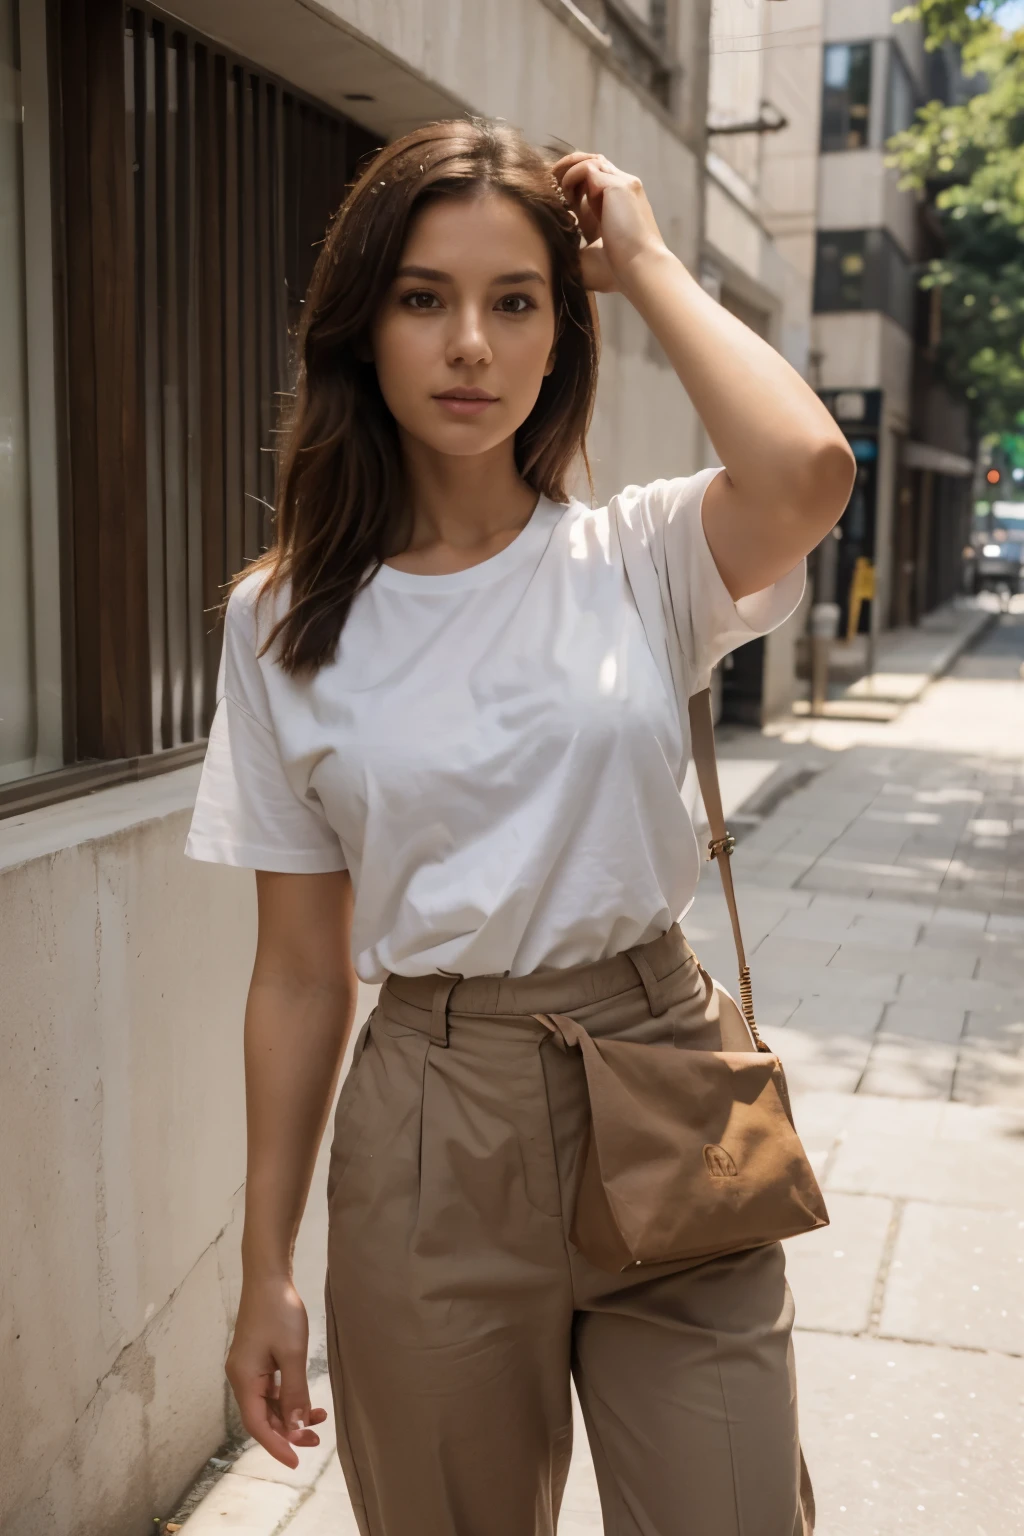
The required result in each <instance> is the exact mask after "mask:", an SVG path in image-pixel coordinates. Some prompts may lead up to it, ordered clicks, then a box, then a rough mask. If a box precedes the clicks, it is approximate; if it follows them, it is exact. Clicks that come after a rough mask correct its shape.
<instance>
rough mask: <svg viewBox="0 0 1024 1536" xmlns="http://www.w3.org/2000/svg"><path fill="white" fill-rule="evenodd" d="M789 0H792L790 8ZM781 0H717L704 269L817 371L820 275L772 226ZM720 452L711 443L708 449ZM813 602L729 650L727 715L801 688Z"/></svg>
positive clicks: (721, 292) (788, 351)
mask: <svg viewBox="0 0 1024 1536" xmlns="http://www.w3.org/2000/svg"><path fill="white" fill-rule="evenodd" d="M789 3H790V0H786V6H787V10H788V6H789ZM779 6H780V0H714V6H713V8H712V17H711V64H710V70H709V79H708V149H707V156H706V160H705V220H704V241H703V245H702V248H701V277H702V281H703V283H704V286H705V288H707V289H708V291H709V292H710V293H711V294H713V295H714V297H715V298H717V299H718V300H719V302H720V303H722V304H723V305H724V306H725V308H726V309H728V310H730V311H731V313H732V314H734V315H736V316H737V317H738V318H739V319H740V320H742V321H743V322H744V324H746V325H749V326H750V327H751V328H752V329H753V330H754V331H756V332H757V333H758V335H760V336H763V337H764V338H765V339H766V340H767V341H770V342H771V343H772V345H773V346H775V347H777V348H778V349H779V351H780V352H782V354H783V356H784V357H786V359H787V360H788V361H789V362H790V363H791V364H792V365H793V367H794V368H795V369H796V370H797V372H798V373H800V374H801V375H802V376H803V377H804V378H807V377H808V376H809V359H810V349H811V301H812V294H813V281H812V278H811V275H810V274H809V273H808V271H807V264H806V262H805V261H800V260H794V258H793V254H792V252H791V251H789V250H788V249H786V247H785V246H784V244H783V243H782V242H780V241H779V239H778V238H777V236H776V232H775V229H774V227H773V218H772V216H773V213H774V209H773V206H772V204H771V201H770V195H769V190H768V185H767V177H768V175H769V173H770V170H771V167H772V164H773V161H772V153H773V149H774V145H775V141H776V140H777V139H778V137H779V135H780V132H781V129H782V126H783V125H784V124H785V122H786V117H785V115H784V113H783V111H782V110H781V109H780V107H779V105H778V102H779V101H780V100H783V101H784V100H786V99H787V94H788V93H787V90H786V81H785V79H782V80H781V81H780V80H779V79H778V78H777V76H778V64H779V59H780V54H779V52H778V50H776V49H773V48H771V47H768V46H766V36H767V33H768V30H769V27H770V25H771V22H772V17H773V13H774V12H776V11H778V10H779ZM704 456H705V458H706V460H707V462H708V463H713V462H714V450H713V448H712V446H711V444H710V443H708V444H707V446H706V449H705V455H704ZM809 602H810V591H808V593H807V597H806V600H805V603H804V604H803V605H802V607H801V608H800V609H799V610H798V612H797V613H795V614H794V615H793V617H792V618H791V619H790V620H789V621H788V622H787V623H786V624H784V625H783V626H782V627H781V628H780V629H778V630H776V631H774V633H772V634H771V635H767V636H765V637H764V638H763V639H757V640H753V641H751V642H750V643H749V644H747V645H745V646H742V647H741V648H740V649H739V650H738V651H736V652H734V653H733V654H732V655H731V656H728V657H726V658H725V661H724V662H723V664H722V667H721V669H720V673H719V676H718V681H719V683H720V686H721V693H722V701H721V710H722V715H723V717H724V718H725V719H726V720H727V721H735V722H739V723H744V724H761V723H762V722H763V721H765V720H767V719H771V718H773V717H774V716H778V715H780V714H783V713H785V711H786V710H787V709H788V707H789V706H790V705H791V704H792V702H793V699H794V697H795V695H796V693H797V692H798V690H799V689H800V686H801V685H800V684H799V682H798V679H797V666H796V648H797V640H798V637H799V636H800V634H801V633H802V632H803V630H804V628H805V625H806V610H807V607H808V605H809Z"/></svg>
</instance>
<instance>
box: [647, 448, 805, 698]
mask: <svg viewBox="0 0 1024 1536" xmlns="http://www.w3.org/2000/svg"><path fill="white" fill-rule="evenodd" d="M720 473H721V471H720V470H719V469H705V470H702V471H701V472H700V473H699V474H696V475H690V476H687V477H685V478H682V479H675V480H655V481H653V482H652V483H651V484H650V485H646V486H642V487H638V486H630V487H628V488H627V490H625V491H624V492H623V493H622V496H621V498H616V500H617V501H619V502H620V503H621V506H620V508H619V521H620V524H622V525H623V532H624V534H625V537H626V538H627V539H630V540H632V541H633V542H634V543H635V542H636V541H638V540H639V541H640V542H642V543H643V544H645V545H646V546H647V550H648V557H649V558H653V561H654V564H655V566H656V568H657V572H658V577H659V586H660V590H661V595H662V602H663V605H664V606H665V608H666V614H665V617H666V620H667V621H668V623H669V625H670V627H671V629H672V631H673V632H674V634H675V637H676V641H677V644H678V646H679V649H680V651H681V653H682V659H683V661H684V664H685V668H686V672H687V674H688V676H687V683H688V691H689V692H696V691H697V690H698V689H700V688H702V687H704V686H706V684H707V682H708V679H709V677H710V674H711V669H712V667H714V666H715V664H716V663H717V662H719V661H721V659H722V657H723V656H726V655H728V653H729V652H730V651H734V650H735V649H736V647H737V646H740V645H744V644H745V643H746V642H747V641H748V640H753V639H756V637H757V636H758V635H765V634H768V633H769V631H770V630H773V629H777V628H778V627H779V625H780V624H782V623H784V622H785V620H786V619H788V618H789V616H790V615H791V614H792V613H793V612H795V610H796V609H797V607H798V606H799V604H800V600H801V598H802V597H803V592H804V585H805V582H806V561H804V560H801V561H800V562H799V564H798V565H796V566H794V568H793V570H791V571H790V572H788V574H787V575H785V576H783V577H782V578H781V579H780V580H779V581H777V582H775V583H774V584H773V585H772V586H770V587H765V588H764V589H763V590H762V591H760V592H752V593H751V594H750V595H749V596H748V597H742V598H740V599H739V600H738V601H736V600H734V599H733V598H732V597H731V596H730V594H729V590H728V588H727V587H726V585H725V582H724V581H723V580H722V577H721V575H720V573H719V570H718V566H717V565H716V564H715V558H714V556H713V555H712V553H711V549H710V546H709V545H708V541H707V537H706V535H705V533H704V523H703V520H702V517H701V508H702V506H703V502H704V494H705V492H706V491H707V488H708V486H709V485H710V484H711V482H712V480H714V478H715V476H716V475H718V474H720Z"/></svg>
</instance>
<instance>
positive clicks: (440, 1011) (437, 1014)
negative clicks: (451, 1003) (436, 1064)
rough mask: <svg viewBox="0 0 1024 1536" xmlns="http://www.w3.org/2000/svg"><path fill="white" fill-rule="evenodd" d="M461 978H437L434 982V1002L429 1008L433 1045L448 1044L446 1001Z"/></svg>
mask: <svg viewBox="0 0 1024 1536" xmlns="http://www.w3.org/2000/svg"><path fill="white" fill-rule="evenodd" d="M461 980H462V978H461V976H438V978H437V980H436V981H435V982H434V1000H433V1002H432V1004H431V1006H430V1038H431V1040H433V1042H434V1044H435V1045H447V1044H448V999H449V998H450V997H451V995H452V992H453V991H454V989H455V987H457V986H458V984H459V982H460V981H461Z"/></svg>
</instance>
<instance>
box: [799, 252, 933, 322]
mask: <svg viewBox="0 0 1024 1536" xmlns="http://www.w3.org/2000/svg"><path fill="white" fill-rule="evenodd" d="M914 294H915V283H914V273H913V269H912V268H911V266H910V263H909V262H908V261H907V258H906V257H905V256H904V254H903V252H902V251H901V250H900V248H899V246H898V245H897V244H896V242H895V241H894V240H893V238H892V236H891V235H889V234H888V233H887V231H886V230H884V229H843V230H832V231H827V230H822V231H820V232H819V234H818V254H817V264H816V268H815V280H814V308H815V311H816V312H817V313H818V314H828V313H830V312H834V311H836V310H858V309H859V310H881V312H882V314H884V315H888V316H889V318H890V319H891V320H895V321H896V323H897V325H900V326H902V327H903V329H904V330H905V331H908V332H910V333H912V332H913V329H914Z"/></svg>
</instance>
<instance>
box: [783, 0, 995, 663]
mask: <svg viewBox="0 0 1024 1536" xmlns="http://www.w3.org/2000/svg"><path fill="white" fill-rule="evenodd" d="M767 11H768V14H767V17H766V21H767V27H766V30H765V36H764V44H765V48H766V57H768V58H770V59H771V60H772V70H773V80H774V94H773V100H774V101H775V102H776V103H777V105H778V107H779V108H780V110H781V111H782V113H783V114H784V115H785V116H786V118H787V119H788V126H787V128H786V129H785V130H784V131H783V132H781V133H779V134H778V135H777V136H776V137H775V138H774V139H773V140H772V141H771V142H770V143H768V144H766V147H765V154H766V169H765V202H766V209H767V211H766V220H767V223H768V226H769V228H770V229H771V230H772V232H773V234H774V236H775V239H776V242H777V244H778V247H779V249H780V251H781V252H782V253H783V254H785V255H786V256H787V257H788V259H789V260H790V261H791V263H792V264H793V265H794V266H796V267H797V268H798V269H799V270H800V271H801V272H802V273H803V274H804V276H805V278H807V279H809V280H810V282H811V285H812V286H811V294H812V310H813V313H812V319H811V344H810V359H809V365H810V366H809V377H810V378H811V380H812V382H813V383H814V384H815V387H816V388H817V389H818V391H819V392H820V394H821V396H822V398H823V399H824V400H825V401H826V403H827V404H828V405H829V407H830V409H831V410H832V411H833V414H834V415H835V416H836V418H837V420H838V421H839V422H840V424H841V425H842V426H843V428H844V430H845V431H846V433H847V436H848V437H849V439H850V442H851V446H852V447H853V451H854V453H855V455H856V457H857V463H858V473H857V482H856V486H855V489H854V493H853V497H852V498H851V502H850V505H849V507H848V509H847V511H846V513H845V515H844V517H843V520H842V522H841V524H840V527H839V529H838V530H837V535H836V537H835V539H834V540H833V541H832V547H829V548H827V549H826V550H825V551H823V552H822V554H821V556H820V557H819V560H818V562H817V580H816V586H817V592H816V596H817V597H818V598H819V600H833V599H834V600H836V601H838V602H839V604H840V606H841V609H842V622H843V626H844V629H845V627H846V625H847V622H848V619H849V613H850V593H851V589H852V584H853V579H854V572H855V570H856V569H857V563H858V561H868V562H870V565H871V567H872V569H873V574H874V581H875V597H874V599H873V600H872V601H870V602H868V603H866V604H865V605H864V608H863V610H862V615H861V619H860V627H861V628H862V629H865V630H868V631H869V632H870V633H871V634H873V635H874V636H875V637H877V635H878V634H879V633H880V632H881V631H882V630H883V629H886V628H888V627H890V626H892V625H905V624H912V623H915V622H916V621H917V620H918V619H919V618H920V617H921V616H922V615H923V614H924V613H926V612H928V611H929V610H930V609H932V608H934V607H935V606H937V605H938V604H939V603H941V602H943V601H945V600H946V599H948V598H950V597H952V596H953V595H954V594H955V592H956V591H958V590H959V587H960V581H961V575H960V561H961V551H962V548H963V544H964V537H965V533H966V528H967V524H968V521H969V515H970V510H969V509H970V491H971V477H972V475H973V472H974V464H973V459H974V445H973V443H972V439H971V431H970V424H969V420H968V413H967V410H966V407H965V404H964V402H963V401H958V400H955V399H953V398H951V397H950V395H949V393H948V391H946V390H945V389H944V387H943V386H942V385H941V384H939V383H937V382H936V381H935V379H934V369H933V367H932V363H933V361H934V351H933V348H934V345H935V342H936V339H937V337H936V333H935V329H934V326H935V311H933V309H932V307H931V305H930V304H929V302H928V300H927V299H926V297H925V296H924V295H923V294H922V293H921V291H920V290H919V288H918V283H917V280H918V277H919V275H920V274H921V272H922V271H923V270H924V267H925V264H926V263H927V261H928V260H929V259H930V257H932V256H933V255H935V254H936V253H937V251H938V248H939V247H938V243H937V233H936V230H935V228H934V226H933V224H932V222H931V220H930V217H929V211H928V208H927V205H926V204H925V203H924V202H923V201H922V200H921V199H920V198H919V197H918V196H917V195H915V194H914V193H912V192H909V191H904V190H901V188H900V185H899V175H898V173H897V172H896V171H894V170H890V169H888V168H887V167H886V163H885V160H886V148H885V146H886V142H887V140H888V139H889V138H890V137H891V136H892V135H893V134H894V133H896V132H898V131H900V130H901V129H903V128H905V127H907V126H908V125H909V123H910V122H911V121H912V119H913V115H914V112H915V111H916V109H917V107H918V106H920V105H921V104H922V103H923V102H924V101H926V100H929V99H933V98H935V97H940V98H942V99H946V100H949V99H951V97H952V94H953V93H954V92H956V91H957V90H959V89H962V87H963V82H962V81H961V80H960V79H959V77H958V75H957V71H956V62H955V59H951V58H950V57H949V56H948V55H947V54H938V55H934V54H927V53H926V52H925V49H924V44H923V38H922V34H921V29H920V27H919V25H918V24H916V23H905V24H902V25H900V26H895V25H894V23H893V21H892V12H893V7H892V6H891V5H890V4H889V3H888V0H862V3H859V4H857V5H851V4H848V3H846V0H786V4H785V6H784V7H783V6H781V5H778V4H773V5H769V6H768V8H767Z"/></svg>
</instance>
